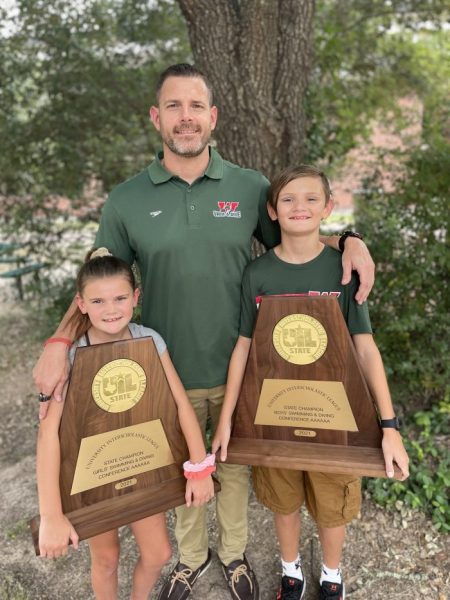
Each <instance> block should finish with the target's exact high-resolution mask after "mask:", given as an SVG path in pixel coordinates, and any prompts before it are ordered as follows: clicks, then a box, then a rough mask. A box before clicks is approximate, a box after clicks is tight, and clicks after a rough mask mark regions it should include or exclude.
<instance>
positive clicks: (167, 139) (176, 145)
mask: <svg viewBox="0 0 450 600" xmlns="http://www.w3.org/2000/svg"><path fill="white" fill-rule="evenodd" d="M181 131H182V130H181ZM161 137H162V140H163V142H164V143H165V145H166V146H167V147H168V148H169V150H171V151H172V152H173V153H174V154H176V155H177V156H183V157H186V158H194V157H196V156H199V155H200V154H201V153H202V152H203V150H204V149H205V148H206V146H207V145H208V143H209V140H210V137H211V132H210V131H208V134H207V135H201V136H200V139H197V140H195V141H194V140H192V141H182V140H175V139H174V138H173V137H171V136H169V135H163V134H162V132H161Z"/></svg>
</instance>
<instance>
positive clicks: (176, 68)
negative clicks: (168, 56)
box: [155, 63, 213, 106]
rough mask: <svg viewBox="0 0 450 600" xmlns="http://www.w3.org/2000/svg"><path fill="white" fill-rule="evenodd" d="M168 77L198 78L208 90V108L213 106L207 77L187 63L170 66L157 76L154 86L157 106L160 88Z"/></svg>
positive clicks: (210, 86)
mask: <svg viewBox="0 0 450 600" xmlns="http://www.w3.org/2000/svg"><path fill="white" fill-rule="evenodd" d="M169 77H199V78H200V79H202V80H203V81H204V83H205V85H206V87H207V88H208V94H209V104H210V106H212V105H213V90H212V85H211V82H210V81H209V79H208V78H207V76H206V75H205V74H204V73H203V71H201V70H200V69H198V68H197V67H195V66H194V65H190V64H189V63H178V64H176V65H171V66H170V67H167V69H166V70H165V71H163V72H162V73H161V75H160V76H159V79H158V82H157V84H156V92H155V93H156V101H157V103H158V104H159V97H160V95H161V88H162V86H163V84H164V82H165V81H166V79H168V78H169Z"/></svg>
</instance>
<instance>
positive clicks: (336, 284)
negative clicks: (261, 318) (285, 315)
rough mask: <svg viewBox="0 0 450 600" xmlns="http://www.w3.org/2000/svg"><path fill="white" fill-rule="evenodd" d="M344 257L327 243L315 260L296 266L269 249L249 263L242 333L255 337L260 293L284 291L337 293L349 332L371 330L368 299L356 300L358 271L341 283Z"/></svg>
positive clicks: (308, 294) (324, 294)
mask: <svg viewBox="0 0 450 600" xmlns="http://www.w3.org/2000/svg"><path fill="white" fill-rule="evenodd" d="M341 256H342V255H341V253H340V252H338V251H337V250H334V249H333V248H330V247H329V246H325V247H324V248H323V250H322V251H321V253H320V254H319V255H318V256H317V257H316V258H314V259H313V260H311V261H309V262H307V263H304V264H301V265H295V264H291V263H287V262H285V261H283V260H281V259H280V258H278V256H277V255H276V254H275V252H274V251H273V250H269V252H267V254H264V255H263V256H260V257H259V258H257V259H256V260H254V261H253V262H252V263H250V264H249V265H248V267H247V268H246V269H245V272H244V277H243V279H242V291H241V323H240V327H239V333H240V335H242V336H245V337H249V338H251V337H252V334H253V328H254V326H255V321H256V314H257V310H258V305H259V300H260V297H261V296H273V295H283V294H300V295H305V296H335V297H336V298H337V299H338V302H339V306H340V308H341V311H342V314H343V315H344V319H345V322H346V323H347V327H348V329H349V331H350V333H351V334H352V335H353V334H357V333H372V327H371V325H370V318H369V311H368V308H367V302H364V304H362V305H359V304H358V303H357V302H356V301H355V294H356V291H357V289H358V285H359V283H358V278H357V276H356V274H354V273H353V274H352V279H351V282H350V283H349V284H348V285H342V284H341V278H342V262H341Z"/></svg>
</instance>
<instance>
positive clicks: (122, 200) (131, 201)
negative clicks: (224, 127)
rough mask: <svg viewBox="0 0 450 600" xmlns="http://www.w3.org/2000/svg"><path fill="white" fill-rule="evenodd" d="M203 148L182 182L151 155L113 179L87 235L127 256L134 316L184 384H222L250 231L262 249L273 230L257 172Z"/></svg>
mask: <svg viewBox="0 0 450 600" xmlns="http://www.w3.org/2000/svg"><path fill="white" fill-rule="evenodd" d="M210 153H211V158H210V162H209V165H208V168H207V170H206V172H205V174H204V176H202V177H200V178H199V179H197V180H196V181H195V182H194V183H193V184H192V185H189V184H188V183H186V182H185V181H183V180H181V179H179V178H178V177H176V176H174V175H172V174H171V173H169V172H168V171H167V170H166V169H165V168H164V166H163V165H162V164H161V157H162V154H161V155H160V156H159V157H157V158H156V159H155V160H154V161H153V162H152V163H151V165H150V166H149V167H148V168H147V169H145V170H144V171H142V172H141V173H139V174H138V175H136V176H135V177H133V178H132V179H129V180H128V181H125V182H124V183H122V184H121V185H119V186H118V187H116V188H115V189H114V190H113V191H112V192H111V194H110V196H109V198H108V200H107V201H106V203H105V206H104V208H103V212H102V218H101V221H100V227H99V230H98V233H97V238H96V246H106V247H107V248H109V250H110V251H111V252H112V253H113V254H114V255H116V256H119V257H120V258H122V259H124V260H125V261H127V262H128V263H129V264H131V263H133V262H134V261H136V263H137V265H138V267H139V270H140V273H141V278H142V287H143V302H142V323H143V324H144V325H145V326H147V327H153V328H154V329H156V330H157V331H159V332H160V333H161V335H162V336H163V338H164V339H165V340H166V343H167V347H168V349H169V352H170V355H171V357H172V360H173V362H174V364H175V367H176V369H177V371H178V373H179V375H180V377H181V379H182V381H183V383H184V386H185V387H186V388H187V389H192V388H210V387H215V386H217V385H222V384H223V383H225V381H226V374H227V369H228V362H229V359H230V355H231V352H232V350H233V347H234V344H235V342H236V338H237V335H238V327H239V312H240V309H239V306H240V285H241V281H242V274H243V271H244V268H245V266H246V265H247V263H248V262H249V261H250V249H251V238H252V235H253V234H255V235H256V237H257V238H258V239H259V240H260V241H262V242H263V243H264V244H265V245H266V246H268V247H272V246H274V245H275V244H276V243H277V242H278V239H277V238H278V236H279V234H278V230H277V228H274V226H273V224H272V222H271V221H270V219H269V217H268V215H267V210H266V194H267V188H268V181H267V179H265V178H264V177H263V176H262V175H261V174H260V173H258V172H257V171H253V170H250V169H241V168H240V167H237V166H236V165H233V164H232V163H229V162H227V161H225V160H223V159H222V158H221V156H220V155H219V154H218V153H217V152H216V151H215V150H213V149H211V150H210Z"/></svg>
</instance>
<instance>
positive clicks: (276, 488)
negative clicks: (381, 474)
mask: <svg viewBox="0 0 450 600" xmlns="http://www.w3.org/2000/svg"><path fill="white" fill-rule="evenodd" d="M252 479H253V489H254V490H255V494H256V497H257V498H258V500H259V501H260V502H261V504H263V505H264V506H267V508H269V509H270V510H271V511H272V512H275V513H279V514H282V515H289V514H291V513H293V512H295V511H296V510H298V509H299V508H300V507H301V506H302V504H303V503H305V504H306V508H307V509H308V511H309V513H310V515H311V516H312V518H313V519H314V521H315V522H316V523H317V525H320V526H321V527H339V526H341V525H345V524H346V523H349V522H350V521H352V520H353V519H354V518H355V517H356V516H357V515H358V512H359V510H360V508H361V480H360V479H359V478H355V476H354V475H336V474H334V473H316V472H312V471H309V472H306V471H294V470H291V469H275V468H268V467H253V468H252Z"/></svg>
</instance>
